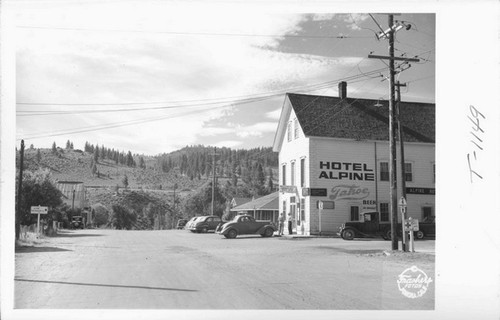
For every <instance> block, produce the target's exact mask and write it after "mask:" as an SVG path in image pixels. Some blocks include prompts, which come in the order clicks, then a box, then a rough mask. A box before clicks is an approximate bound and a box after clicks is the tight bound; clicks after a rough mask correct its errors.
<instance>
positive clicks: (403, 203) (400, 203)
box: [399, 197, 407, 207]
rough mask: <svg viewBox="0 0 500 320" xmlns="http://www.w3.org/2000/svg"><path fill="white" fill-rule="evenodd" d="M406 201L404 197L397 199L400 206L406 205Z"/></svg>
mask: <svg viewBox="0 0 500 320" xmlns="http://www.w3.org/2000/svg"><path fill="white" fill-rule="evenodd" d="M406 205H407V203H406V199H405V198H404V197H401V198H400V199H399V206H400V207H406Z"/></svg>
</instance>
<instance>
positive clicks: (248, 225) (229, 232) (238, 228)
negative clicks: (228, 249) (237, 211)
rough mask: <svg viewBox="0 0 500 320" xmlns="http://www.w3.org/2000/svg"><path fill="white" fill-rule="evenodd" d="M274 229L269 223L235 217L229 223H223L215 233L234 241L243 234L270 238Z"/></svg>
mask: <svg viewBox="0 0 500 320" xmlns="http://www.w3.org/2000/svg"><path fill="white" fill-rule="evenodd" d="M274 231H276V228H275V227H274V225H273V224H272V223H271V221H257V220H255V219H254V218H253V217H252V216H249V215H237V216H236V217H234V218H233V220H231V221H230V222H227V223H225V224H224V225H223V226H222V229H221V230H220V231H218V232H217V233H219V234H222V235H223V236H224V237H226V238H229V239H234V238H236V237H237V236H238V235H243V234H260V235H261V236H262V237H272V236H273V234H274Z"/></svg>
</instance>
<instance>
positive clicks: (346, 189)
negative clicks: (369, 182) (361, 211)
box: [330, 184, 370, 200]
mask: <svg viewBox="0 0 500 320" xmlns="http://www.w3.org/2000/svg"><path fill="white" fill-rule="evenodd" d="M369 195H370V191H368V188H362V187H360V186H356V185H346V184H343V185H339V186H336V187H333V188H332V190H331V194H330V199H331V200H341V199H342V200H361V199H365V198H367V197H368V196H369Z"/></svg>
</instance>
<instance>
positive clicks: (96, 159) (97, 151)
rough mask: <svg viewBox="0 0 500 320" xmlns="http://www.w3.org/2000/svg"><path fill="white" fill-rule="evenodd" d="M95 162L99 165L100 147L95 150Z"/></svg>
mask: <svg viewBox="0 0 500 320" xmlns="http://www.w3.org/2000/svg"><path fill="white" fill-rule="evenodd" d="M94 162H95V163H99V146H96V147H95V149H94Z"/></svg>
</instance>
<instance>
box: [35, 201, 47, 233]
mask: <svg viewBox="0 0 500 320" xmlns="http://www.w3.org/2000/svg"><path fill="white" fill-rule="evenodd" d="M47 213H49V207H42V206H32V207H31V214H37V215H38V219H37V223H36V233H37V234H40V215H41V214H47Z"/></svg>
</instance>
